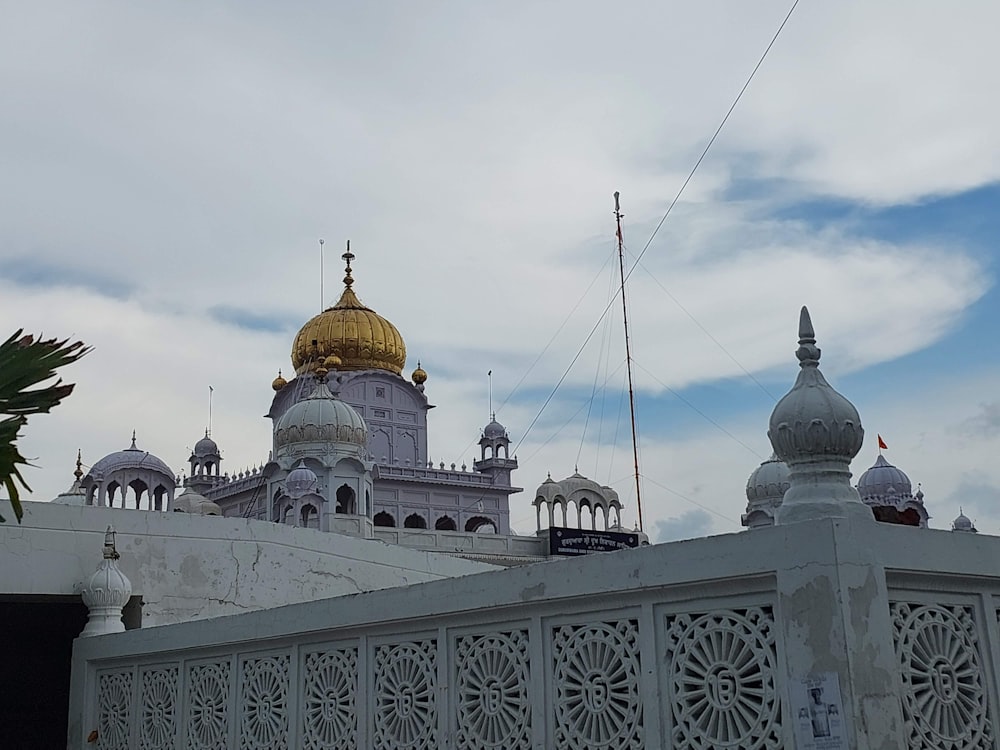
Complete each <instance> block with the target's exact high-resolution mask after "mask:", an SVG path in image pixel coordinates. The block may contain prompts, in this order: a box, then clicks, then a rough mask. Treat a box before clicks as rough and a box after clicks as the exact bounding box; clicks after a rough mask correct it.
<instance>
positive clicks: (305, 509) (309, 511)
mask: <svg viewBox="0 0 1000 750" xmlns="http://www.w3.org/2000/svg"><path fill="white" fill-rule="evenodd" d="M299 525H300V526H302V527H303V528H306V529H318V528H319V513H317V512H316V506H315V505H309V504H306V505H303V506H302V511H301V513H300V523H299Z"/></svg>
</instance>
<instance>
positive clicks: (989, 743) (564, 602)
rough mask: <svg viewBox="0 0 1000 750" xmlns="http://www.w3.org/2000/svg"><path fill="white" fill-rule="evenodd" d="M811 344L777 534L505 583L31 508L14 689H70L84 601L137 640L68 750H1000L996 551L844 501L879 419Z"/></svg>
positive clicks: (105, 645)
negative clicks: (860, 407) (68, 663)
mask: <svg viewBox="0 0 1000 750" xmlns="http://www.w3.org/2000/svg"><path fill="white" fill-rule="evenodd" d="M799 338H800V346H799V349H798V351H797V356H798V358H799V360H800V367H801V369H800V373H799V376H798V379H797V381H796V383H795V385H794V387H793V388H792V389H791V391H790V392H789V393H788V394H787V395H786V396H785V397H784V398H783V399H782V400H781V401H780V402H779V403H778V405H777V406H776V407H775V410H774V412H773V414H772V416H771V420H770V428H769V430H768V435H769V437H770V439H771V443H772V446H773V447H774V450H775V454H776V456H775V461H774V462H771V463H784V465H785V467H786V468H787V476H785V474H784V473H783V472H782V471H781V470H780V468H776V467H771V468H768V469H767V471H768V472H774V476H770V475H769V476H768V477H763V478H762V477H761V476H760V474H759V473H758V474H757V479H758V480H760V481H759V482H753V481H752V483H751V484H752V488H753V489H754V490H755V491H754V492H753V493H752V494H753V497H749V496H750V494H751V493H750V489H751V488H749V487H748V498H749V499H750V500H751V504H753V503H754V502H758V501H759V503H760V504H761V507H767V508H770V509H771V510H772V511H773V512H772V513H770V514H767V513H765V515H768V518H769V519H771V520H773V524H768V523H760V524H757V523H754V524H749V525H752V526H754V528H753V529H752V530H750V531H747V532H744V533H740V534H730V535H724V536H718V537H710V538H705V539H697V540H691V541H687V542H679V543H673V544H664V545H655V546H652V547H645V548H640V549H626V550H622V551H620V552H617V553H614V554H610V555H589V556H582V557H578V558H575V559H562V560H555V559H553V560H549V561H546V562H540V563H537V564H534V565H523V566H519V567H514V568H510V569H496V568H491V567H490V566H488V565H485V564H483V563H481V562H475V561H470V560H463V559H459V558H456V557H452V556H444V555H438V554H434V553H425V552H416V551H413V550H407V549H404V548H401V547H399V546H397V545H387V544H384V543H381V542H379V541H377V540H375V539H370V538H365V537H364V535H359V534H355V535H353V536H352V535H345V534H342V533H337V532H336V531H335V530H332V531H327V532H323V531H320V530H317V529H309V528H301V527H300V526H296V525H287V524H283V523H272V522H269V521H258V520H253V519H231V518H211V517H206V516H201V515H195V514H194V513H192V512H190V511H189V512H188V513H167V512H155V511H153V512H141V513H136V512H135V511H132V510H123V509H119V508H115V509H109V508H106V507H105V508H101V507H66V506H65V505H63V506H62V507H60V506H59V505H55V504H52V505H37V504H32V505H31V506H30V507H29V510H28V512H27V513H26V516H25V521H26V522H25V524H24V525H22V526H20V527H16V526H9V525H8V526H6V527H4V528H3V529H2V532H3V534H4V545H3V548H2V549H3V557H2V560H3V568H0V569H2V570H3V571H4V577H5V580H4V585H5V587H6V588H5V590H10V591H12V592H14V593H15V594H19V595H20V596H21V597H22V599H21V601H20V602H19V604H20V605H21V607H22V608H21V610H20V611H18V612H15V610H14V609H13V608H11V606H9V605H8V608H7V613H8V615H10V614H17V615H18V616H19V618H20V619H18V617H13V618H12V617H8V618H6V620H5V621H6V622H12V623H13V624H15V625H18V624H20V625H26V626H27V632H22V633H20V634H18V633H15V634H14V637H15V638H19V639H20V640H19V641H16V642H31V643H32V649H31V651H32V656H31V658H30V659H21V660H19V659H16V658H15V659H14V660H13V662H14V663H15V665H16V664H17V663H21V664H27V665H31V666H33V667H34V672H36V673H37V674H38V675H39V676H41V675H43V674H45V675H51V674H52V673H51V671H48V672H47V671H46V669H47V668H48V667H51V666H53V665H58V664H59V663H61V664H62V665H63V667H64V668H65V658H66V655H65V653H64V652H63V653H61V654H60V653H57V651H58V647H62V648H64V649H65V646H66V638H65V634H66V633H67V632H69V631H71V630H72V631H74V632H79V631H80V630H81V629H82V627H83V619H84V615H85V613H84V612H83V611H82V610H83V607H82V605H81V604H80V603H79V602H80V599H79V594H74V593H73V592H72V588H71V586H70V585H69V584H70V581H73V582H75V583H82V584H84V586H83V588H82V589H77V591H82V593H83V597H84V600H85V601H87V602H88V603H89V604H90V605H91V611H90V618H91V619H90V627H89V631H98V630H104V631H108V630H121V629H123V627H124V626H125V625H136V624H140V623H139V620H140V619H141V625H142V627H139V628H133V629H131V630H129V631H127V632H112V633H107V634H105V635H96V636H92V635H90V634H89V632H88V634H87V635H85V636H84V637H81V638H78V639H77V640H76V642H75V644H74V650H73V662H72V664H73V668H72V681H71V689H70V695H69V699H68V703H69V707H68V712H66V713H67V715H68V722H69V726H68V746H69V747H72V748H87V747H99V748H134V747H141V748H181V747H183V748H190V749H193V748H213V749H214V748H276V747H307V748H379V749H381V748H412V749H413V750H431V749H432V748H501V747H502V748H575V749H580V750H582V749H583V748H594V747H600V748H699V749H707V748H716V747H732V748H792V747H795V748H858V749H864V750H868V749H874V748H995V747H997V739H996V729H995V723H996V717H997V715H998V714H997V711H998V710H1000V703H998V698H1000V675H998V662H997V656H996V655H997V654H998V653H1000V628H998V626H997V622H998V621H1000V575H998V573H997V571H998V569H1000V565H998V563H1000V539H996V538H993V537H989V536H986V535H981V534H973V533H960V532H963V531H964V532H969V531H973V530H974V528H973V527H972V524H971V522H969V521H968V519H965V518H964V516H962V517H960V518H959V519H956V522H955V524H954V527H953V528H954V529H955V531H939V530H933V529H926V528H921V527H919V525H917V526H907V525H903V524H898V523H877V522H876V521H875V520H874V514H873V511H872V508H871V507H869V506H867V505H866V504H865V503H864V502H862V496H861V495H859V492H858V490H857V489H856V488H854V487H852V486H851V484H850V476H851V475H850V462H851V459H852V458H854V456H856V455H857V453H858V452H859V450H860V449H861V445H862V440H863V435H864V431H863V428H862V426H861V420H860V417H859V415H858V413H857V411H856V410H855V409H854V407H853V406H852V405H851V404H850V402H849V401H848V400H847V399H845V398H844V397H843V396H841V395H840V394H838V393H837V392H836V391H835V390H833V388H831V387H830V386H829V384H827V382H826V380H825V379H824V378H823V375H822V373H821V372H820V370H819V367H818V364H819V349H818V348H817V347H816V344H815V337H814V335H813V332H812V325H811V322H810V321H809V318H808V315H807V314H806V313H805V311H803V317H802V320H801V324H800V336H799ZM319 387H320V388H321V387H322V386H319ZM320 398H321V399H327V400H329V399H328V397H327V396H326V395H324V394H323V393H322V392H320ZM300 403H301V401H300ZM292 408H294V407H292ZM310 408H312V407H310ZM334 408H337V407H334ZM289 411H290V409H289ZM286 413H287V412H286ZM331 414H332V412H331ZM335 420H336V423H337V425H338V427H341V426H344V424H345V422H344V421H343V419H342V418H341V417H340V416H335ZM279 422H280V419H279ZM296 424H299V425H301V424H302V423H300V422H298V423H296ZM350 424H352V425H353V422H350ZM351 429H355V430H356V429H360V426H359V425H353V426H352V427H351ZM340 434H341V433H338V435H340ZM344 434H346V433H344ZM348 437H349V436H348ZM341 442H344V443H350V444H353V445H355V446H356V447H357V448H360V447H361V442H360V440H355V441H354V442H353V443H351V441H350V440H346V441H341ZM287 445H289V444H283V445H282V447H286V446H287ZM345 450H346V451H347V452H348V453H350V451H351V450H352V449H349V448H347V447H345ZM494 455H495V454H494ZM301 460H302V459H300V463H301ZM358 460H361V459H358ZM205 463H206V464H208V463H213V464H214V465H216V466H217V461H215V460H211V461H208V460H206V461H205ZM289 465H291V464H289ZM116 466H117V464H116ZM133 468H134V467H133ZM299 468H300V466H299V465H296V466H295V467H294V468H291V469H290V470H289V477H291V475H292V473H293V472H295V471H298V470H299ZM888 468H890V469H893V471H898V470H895V469H894V468H893V467H888ZM875 469H876V470H877V471H876V473H875V474H874V475H873V476H872V477H869V481H867V482H859V484H861V485H863V486H864V487H867V488H871V489H872V490H873V492H872V495H873V496H874V495H878V496H879V497H880V498H881V499H880V500H878V502H879V503H880V504H881V505H878V506H875V505H873V507H884V506H885V505H886V503H885V498H886V497H889V498H890V499H895V497H901V498H903V499H902V507H903V510H905V509H906V503H909V502H912V499H915V498H916V496H912V499H911V498H910V497H904V496H908V493H909V492H910V488H909V487H908V486H907V485H905V484H904V482H903V480H902V478H901V477H900V476H899V475H897V474H895V473H892V472H889V471H886V467H885V466H882V465H880V464H877V465H876V467H875ZM309 472H310V473H307V472H305V471H303V472H301V473H300V474H298V475H296V476H294V477H291V479H289V478H286V480H285V484H284V490H285V491H288V492H289V495H288V496H289V497H290V498H292V499H293V500H296V501H300V500H301V499H302V498H304V497H308V496H310V495H311V494H313V493H315V490H316V488H317V485H318V481H317V476H318V473H317V472H315V471H313V470H311V469H310V470H309ZM207 473H210V472H207ZM95 479H96V478H95ZM123 479H124V477H123ZM764 480H766V481H764ZM78 481H79V480H78ZM84 481H85V480H84ZM104 481H105V483H106V484H105V486H108V485H107V483H108V482H109V481H110V480H109V478H108V477H105V480H104ZM143 481H144V482H145V487H146V488H149V487H153V488H154V497H155V486H156V483H155V482H152V483H151V482H149V481H147V480H146V479H143ZM786 481H787V485H788V486H787V488H786V489H785V491H784V493H783V497H782V498H781V500H780V502H779V503H778V504H777V505H776V507H771V495H772V494H774V493H773V492H772V491H771V486H772V485H774V486H775V487H777V488H779V489H780V488H781V487H782V486H783V485H784V483H785V482H786ZM907 482H908V480H907ZM119 484H120V485H122V486H126V485H125V484H124V483H123V482H119ZM546 485H561V487H560V488H559V489H556V488H554V487H552V486H546ZM758 485H760V486H761V488H762V489H761V491H760V492H757V491H756V489H757V488H758ZM128 486H131V485H128ZM166 487H167V485H166V484H164V488H165V489H164V492H165V493H166V491H167V490H166ZM889 488H891V489H892V490H893V491H892V492H889ZM133 489H134V488H133ZM361 489H362V486H361V485H358V490H357V491H356V494H355V498H358V497H360V491H361ZM583 489H590V490H591V491H593V489H594V488H592V487H589V485H587V480H584V479H583V478H580V477H570V478H569V479H568V480H566V481H565V482H561V483H556V482H551V483H550V482H546V483H543V485H542V486H541V487H540V489H539V492H538V495H537V497H538V499H537V500H536V505H537V507H538V512H539V526H540V527H541V526H542V525H543V522H542V519H543V517H545V516H547V517H548V518H554V517H556V514H559V516H561V515H562V514H563V513H566V514H567V522H569V520H570V519H571V517H572V515H573V512H574V511H575V513H576V514H577V517H578V518H577V520H579V521H582V519H583V518H584V517H585V514H586V513H589V519H590V524H582V523H581V525H591V526H600V525H602V523H603V524H605V525H607V524H610V525H611V526H614V523H613V519H615V518H616V516H615V510H616V507H615V503H614V500H616V498H615V497H613V496H608V497H606V499H605V500H606V502H605V504H604V505H603V506H601V507H595V506H594V504H593V503H592V502H591V501H590V499H589V497H588V496H583V497H581V496H578V495H574V493H577V492H578V491H580V490H583ZM81 490H83V491H84V492H87V491H89V490H85V489H83V488H82V487H79V488H78V487H77V484H74V488H71V490H70V492H69V493H67V495H69V496H77V497H78V496H79V492H80V491H81ZM876 490H877V492H876ZM146 491H148V489H147V490H146ZM296 493H298V494H297V497H293V496H294V495H296ZM574 497H575V498H576V502H575V504H571V503H570V500H571V498H574ZM582 500H586V502H582ZM199 502H200V501H195V503H194V504H192V505H191V506H190V507H192V508H193V507H195V506H196V505H197V504H198V503H199ZM207 502H208V503H210V502H211V501H207ZM316 502H321V501H320V500H317V501H316ZM202 505H204V504H202ZM302 507H303V506H302V505H301V503H300V504H299V505H298V506H294V507H293V509H292V510H293V513H294V514H295V515H296V516H297V517H299V518H306V520H307V521H308V519H309V518H311V517H312V513H311V512H310V513H309V514H308V515H304V514H302ZM893 507H898V506H893ZM760 510H761V508H760V507H754V508H749V509H748V519H750V518H752V517H753V514H754V513H755V512H758V511H760ZM317 515H319V516H320V517H322V516H321V515H320V514H317ZM336 515H337V514H336V513H334V516H336ZM345 515H356V516H364V514H363V513H355V514H345ZM109 519H113V520H114V522H115V525H116V527H117V531H118V533H117V539H116V540H111V539H109V540H108V541H106V540H105V535H104V534H103V531H104V529H103V528H102V525H103V523H104V522H106V521H107V520H109ZM560 520H561V519H560ZM307 525H308V524H307ZM487 536H489V535H487ZM102 549H103V554H101V551H102ZM119 556H120V557H119ZM102 558H103V559H102ZM95 568H97V571H96V573H95V572H94V571H95ZM18 578H20V581H18V580H17V579H18ZM126 580H127V581H128V583H127V584H126ZM18 587H19V588H18ZM136 591H144V592H149V593H146V594H144V595H143V597H142V603H143V605H144V606H143V609H145V608H147V607H148V608H149V612H146V613H144V614H143V615H142V617H141V618H139V617H138V615H137V613H136V611H135V610H136V608H137V607H138V602H137V599H136V594H135V592H136ZM220 591H224V593H225V595H224V596H218V592H220ZM362 591H363V592H364V593H356V592H362ZM102 592H103V593H102ZM42 597H44V598H42ZM8 598H9V597H8ZM295 602H298V603H295ZM115 603H117V606H120V607H122V609H123V614H124V623H123V622H122V621H120V620H117V619H116V618H114V616H113V615H109V614H108V611H109V610H110V608H111V606H113V605H114V604H115ZM283 604H284V605H286V606H278V605H283ZM244 610H254V611H244ZM235 612H241V613H238V614H236V613H235ZM154 613H155V616H154ZM227 613H233V614H227ZM216 615H226V616H216ZM195 618H202V619H195ZM171 621H172V622H174V623H175V624H163V625H162V626H161V627H150V626H151V625H153V624H157V623H166V622H171ZM46 628H48V633H47V634H46V632H45V631H46ZM54 633H61V634H62V636H61V637H57V636H56V635H53V634H54ZM43 654H44V657H43V656H42V655H43ZM60 660H62V661H60ZM7 668H8V670H9V669H10V667H9V666H8V667H7ZM26 671H29V670H26ZM4 677H5V679H4V684H19V685H25V684H26V683H30V682H31V679H30V675H28V677H27V679H26V680H25V678H24V676H22V675H18V674H11V672H10V671H8V674H6V675H4ZM35 689H36V690H37V687H36V688H35ZM23 692H24V693H26V694H28V695H29V696H32V695H37V692H36V693H33V692H32V690H31V689H30V685H29V689H26V690H25V691H23ZM47 695H48V696H49V700H48V702H47V703H46V702H45V701H42V705H38V701H35V702H34V705H25V704H23V703H22V704H18V703H17V699H16V697H15V698H14V699H13V702H14V705H15V707H16V708H17V709H18V710H23V711H25V712H26V714H24V715H22V716H21V718H22V722H21V725H23V723H24V722H23V718H24V716H27V715H30V716H31V717H32V719H33V720H38V721H41V720H42V719H43V718H44V717H49V721H50V722H51V721H53V719H52V716H53V715H54V714H59V713H60V712H61V711H62V710H64V709H65V703H64V702H63V699H62V698H60V697H59V696H58V695H55V691H54V690H52V688H51V687H49V688H48V693H47ZM15 725H16V726H21V725H18V724H17V723H16V722H15ZM18 740H19V741H21V738H18ZM29 742H30V740H29V741H21V744H19V745H16V746H18V747H31V746H32V745H31V744H29Z"/></svg>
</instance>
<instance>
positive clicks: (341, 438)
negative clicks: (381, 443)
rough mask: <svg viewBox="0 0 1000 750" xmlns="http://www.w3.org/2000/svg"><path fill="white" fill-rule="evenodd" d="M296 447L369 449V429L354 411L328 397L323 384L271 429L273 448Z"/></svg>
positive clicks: (352, 408)
mask: <svg viewBox="0 0 1000 750" xmlns="http://www.w3.org/2000/svg"><path fill="white" fill-rule="evenodd" d="M299 443H351V444H354V445H358V446H361V447H364V446H366V445H368V427H367V425H366V424H365V420H364V419H362V418H361V415H360V414H358V412H357V411H355V409H354V407H352V406H351V405H350V404H346V403H344V402H343V401H341V400H340V399H339V398H337V397H336V396H334V395H333V394H332V393H330V390H329V389H328V388H327V387H326V383H322V382H321V383H320V384H319V385H318V386H316V389H315V390H314V391H313V392H312V394H310V395H309V397H308V398H304V399H302V400H301V401H299V402H298V403H296V404H294V405H293V406H292V407H291V408H290V409H289V410H288V411H286V412H285V413H284V414H282V415H281V418H280V419H279V420H278V423H277V424H276V425H275V427H274V447H275V448H276V449H277V450H279V451H280V450H281V449H282V448H285V447H287V446H291V445H296V444H299Z"/></svg>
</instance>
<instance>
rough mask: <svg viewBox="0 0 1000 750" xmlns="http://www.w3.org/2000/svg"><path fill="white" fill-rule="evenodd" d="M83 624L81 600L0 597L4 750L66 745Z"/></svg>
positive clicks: (44, 749) (0, 723)
mask: <svg viewBox="0 0 1000 750" xmlns="http://www.w3.org/2000/svg"><path fill="white" fill-rule="evenodd" d="M86 623H87V608H86V607H85V606H84V604H83V603H82V602H81V601H80V598H79V597H65V598H63V597H56V596H49V597H44V598H26V597H25V598H21V597H4V598H2V599H0V643H3V644H4V647H5V650H6V656H5V657H4V658H3V659H0V685H3V686H4V687H3V700H0V726H3V727H5V729H4V733H5V734H6V736H7V739H5V740H4V742H3V746H4V747H12V748H13V747H16V748H19V750H36V749H37V750H50V748H54V747H66V732H67V723H66V722H67V716H68V714H69V673H70V659H71V657H72V655H73V639H74V638H76V637H77V636H78V635H80V631H81V630H83V626H84V625H86Z"/></svg>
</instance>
